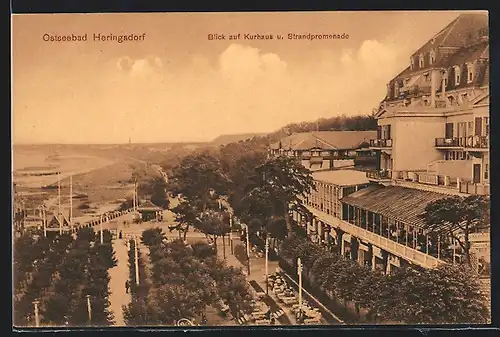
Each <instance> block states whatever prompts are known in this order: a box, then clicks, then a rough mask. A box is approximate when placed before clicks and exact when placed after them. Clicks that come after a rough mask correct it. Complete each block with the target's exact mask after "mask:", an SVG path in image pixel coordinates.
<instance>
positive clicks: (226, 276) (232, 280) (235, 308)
mask: <svg viewBox="0 0 500 337" xmlns="http://www.w3.org/2000/svg"><path fill="white" fill-rule="evenodd" d="M211 274H212V277H213V279H214V280H215V282H216V284H217V291H218V293H219V296H220V297H221V299H222V300H223V301H224V302H225V303H227V305H228V306H229V309H230V310H231V314H232V315H233V316H234V317H236V318H238V317H239V315H240V312H243V313H250V312H251V311H252V306H251V301H252V295H251V293H250V290H249V288H248V283H247V280H246V278H245V276H244V275H243V273H242V271H241V269H236V268H234V267H228V266H226V265H225V263H223V262H221V261H218V263H217V266H216V267H215V268H212V273H211Z"/></svg>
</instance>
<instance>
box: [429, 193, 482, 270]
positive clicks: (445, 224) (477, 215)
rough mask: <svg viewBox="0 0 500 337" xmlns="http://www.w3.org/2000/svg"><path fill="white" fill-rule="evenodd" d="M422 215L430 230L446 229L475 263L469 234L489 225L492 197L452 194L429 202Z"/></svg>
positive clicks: (467, 257) (466, 255) (439, 230)
mask: <svg viewBox="0 0 500 337" xmlns="http://www.w3.org/2000/svg"><path fill="white" fill-rule="evenodd" d="M421 217H422V218H423V219H424V221H425V223H426V227H427V229H429V230H430V231H434V232H445V233H446V234H448V235H450V236H451V237H452V238H453V239H454V240H456V241H457V242H458V244H459V245H460V247H462V249H463V251H464V253H465V258H466V262H467V264H468V265H469V266H471V258H470V241H469V235H470V234H471V233H477V232H481V231H482V230H484V229H487V228H489V226H490V201H489V198H488V197H486V196H482V195H470V196H467V197H461V196H450V197H446V198H442V199H438V200H436V201H433V202H431V203H429V204H428V205H427V206H426V207H425V212H424V213H423V214H422V215H421Z"/></svg>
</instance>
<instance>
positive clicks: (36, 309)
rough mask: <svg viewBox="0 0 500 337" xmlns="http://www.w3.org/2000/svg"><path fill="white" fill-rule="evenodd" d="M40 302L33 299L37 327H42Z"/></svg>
mask: <svg viewBox="0 0 500 337" xmlns="http://www.w3.org/2000/svg"><path fill="white" fill-rule="evenodd" d="M38 304H40V302H39V301H33V305H34V306H35V326H36V327H37V328H38V327H40V317H39V316H38Z"/></svg>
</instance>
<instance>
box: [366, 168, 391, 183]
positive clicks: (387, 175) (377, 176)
mask: <svg viewBox="0 0 500 337" xmlns="http://www.w3.org/2000/svg"><path fill="white" fill-rule="evenodd" d="M366 178H367V179H368V180H370V181H375V182H381V181H391V179H392V174H391V171H389V170H381V171H377V170H372V171H367V172H366Z"/></svg>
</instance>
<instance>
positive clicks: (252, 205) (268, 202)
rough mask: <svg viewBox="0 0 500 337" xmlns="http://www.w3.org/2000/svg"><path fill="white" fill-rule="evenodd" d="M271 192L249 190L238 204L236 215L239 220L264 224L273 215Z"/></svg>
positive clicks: (257, 189)
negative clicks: (256, 220)
mask: <svg viewBox="0 0 500 337" xmlns="http://www.w3.org/2000/svg"><path fill="white" fill-rule="evenodd" d="M274 213H275V211H274V205H273V202H272V195H271V191H269V190H265V189H263V188H254V189H252V190H250V192H248V193H247V194H246V195H245V196H244V197H243V198H242V199H241V200H240V202H239V204H238V208H237V209H236V214H237V215H238V216H239V217H240V219H241V220H243V221H245V222H247V223H248V222H249V221H251V220H252V219H258V220H260V221H261V222H264V221H265V220H266V219H268V218H270V217H272V216H273V215H274Z"/></svg>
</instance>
